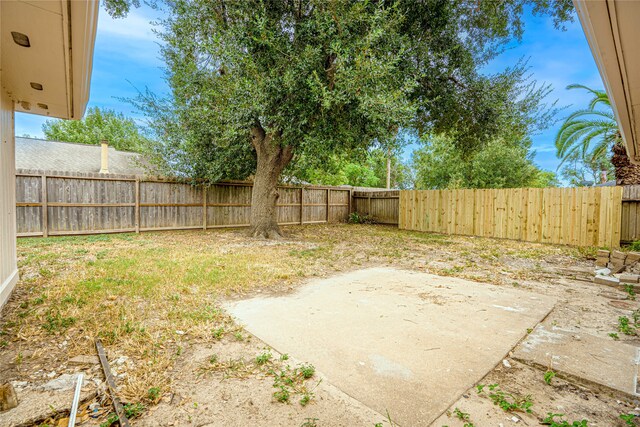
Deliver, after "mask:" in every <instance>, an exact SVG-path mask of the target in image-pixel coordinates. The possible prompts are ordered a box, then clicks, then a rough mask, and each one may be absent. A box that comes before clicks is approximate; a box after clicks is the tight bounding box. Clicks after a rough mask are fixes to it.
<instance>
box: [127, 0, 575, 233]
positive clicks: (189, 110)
mask: <svg viewBox="0 0 640 427" xmlns="http://www.w3.org/2000/svg"><path fill="white" fill-rule="evenodd" d="M122 1H126V0H122ZM165 4H166V7H167V18H166V19H164V20H162V21H161V22H160V23H159V28H158V33H159V35H160V37H161V38H162V40H163V42H164V43H163V47H162V55H163V57H164V59H165V61H166V65H167V80H168V82H169V85H170V87H171V96H170V97H169V98H168V99H159V98H157V97H155V96H154V95H153V94H150V93H145V94H141V96H140V97H139V98H138V99H137V100H136V101H135V102H136V103H137V105H138V106H139V107H140V108H141V109H142V110H144V111H145V112H146V113H147V114H148V116H149V118H150V123H151V125H152V128H153V129H154V130H155V131H156V140H158V141H160V144H159V145H158V146H157V147H156V148H157V154H158V156H159V158H160V159H162V163H163V164H164V166H165V167H167V168H169V169H172V170H173V171H177V172H178V173H181V174H186V175H189V176H193V177H202V178H209V179H214V180H215V179H221V178H246V177H248V176H250V175H253V180H254V186H253V193H252V207H251V232H252V234H253V235H255V236H264V237H277V236H279V235H280V230H279V228H278V225H277V218H276V203H277V200H278V190H277V184H278V182H279V179H280V178H281V175H282V173H283V171H285V169H286V168H287V167H288V166H289V165H290V163H291V162H292V161H295V159H296V158H297V157H298V156H301V155H304V156H305V157H306V158H307V159H308V158H316V159H318V160H319V161H322V159H323V158H325V156H327V155H330V154H332V153H337V152H358V151H363V150H366V149H367V148H368V147H369V146H371V144H373V143H375V142H376V141H384V140H388V139H390V138H392V137H393V135H392V134H393V132H395V130H397V129H399V128H405V127H411V128H414V129H417V130H418V131H420V132H436V133H444V134H447V135H450V136H451V141H453V143H454V144H455V146H456V149H458V150H460V151H461V152H462V153H466V152H470V151H473V150H475V149H477V148H478V147H481V146H482V145H483V144H485V143H486V142H487V141H490V140H491V136H492V134H493V133H495V132H497V131H498V130H499V129H500V128H501V127H503V126H511V127H513V128H514V129H515V131H517V130H518V129H520V130H521V132H522V133H523V134H524V133H526V132H527V131H528V130H529V128H530V127H531V126H532V125H534V123H535V122H536V121H537V120H539V119H540V116H539V114H537V113H540V111H537V109H538V106H536V105H534V106H531V105H529V106H525V107H524V108H525V109H526V110H527V111H525V112H523V111H521V109H522V108H523V106H522V105H519V104H516V103H515V99H514V97H515V95H514V88H515V87H517V86H518V78H519V77H520V76H521V73H518V72H515V73H514V71H513V70H505V72H504V73H500V74H496V75H490V76H483V75H481V74H480V73H479V72H478V69H479V67H481V66H482V65H484V64H486V62H487V61H488V60H490V59H491V58H492V57H494V56H495V54H496V53H497V52H499V51H500V49H501V48H502V46H504V44H505V43H506V42H507V41H509V40H511V39H512V38H513V37H519V36H520V34H521V33H522V21H521V15H522V13H523V6H524V5H526V4H530V5H531V7H532V8H533V11H534V13H548V14H551V15H553V16H554V18H555V20H556V22H557V23H558V24H559V25H560V24H561V22H562V21H564V20H566V19H568V18H570V11H571V1H570V0H557V1H553V0H539V1H535V2H534V1H526V0H502V1H477V0H420V1H419V0H368V1H366V0H363V1H355V0H354V1H348V0H242V1H240V0H173V1H167V2H166V3H165ZM525 113H526V114H525Z"/></svg>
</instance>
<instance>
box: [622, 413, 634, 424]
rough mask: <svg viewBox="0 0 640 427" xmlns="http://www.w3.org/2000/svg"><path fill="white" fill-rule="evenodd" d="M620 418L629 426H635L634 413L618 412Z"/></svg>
mask: <svg viewBox="0 0 640 427" xmlns="http://www.w3.org/2000/svg"><path fill="white" fill-rule="evenodd" d="M620 419H621V420H622V421H624V424H625V425H627V426H629V427H635V425H636V421H635V419H636V415H635V414H620Z"/></svg>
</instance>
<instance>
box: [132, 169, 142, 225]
mask: <svg viewBox="0 0 640 427" xmlns="http://www.w3.org/2000/svg"><path fill="white" fill-rule="evenodd" d="M135 186H136V207H135V208H134V209H135V210H134V212H133V216H134V219H133V220H134V222H135V226H136V233H140V178H138V177H136V182H135Z"/></svg>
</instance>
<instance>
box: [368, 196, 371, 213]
mask: <svg viewBox="0 0 640 427" xmlns="http://www.w3.org/2000/svg"><path fill="white" fill-rule="evenodd" d="M367 215H371V193H369V200H368V203H367Z"/></svg>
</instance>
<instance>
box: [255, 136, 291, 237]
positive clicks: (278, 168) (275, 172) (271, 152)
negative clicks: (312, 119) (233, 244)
mask: <svg viewBox="0 0 640 427" xmlns="http://www.w3.org/2000/svg"><path fill="white" fill-rule="evenodd" d="M251 143H252V144H253V147H254V148H255V150H256V154H257V158H258V163H257V167H256V174H255V177H254V180H253V191H252V192H251V223H250V224H251V227H250V234H251V235H252V236H253V237H262V238H265V239H277V238H280V237H281V236H282V234H281V232H280V227H279V226H278V211H277V207H276V204H277V203H278V197H280V195H279V194H278V181H279V179H280V174H281V173H282V170H283V169H284V168H285V167H286V166H287V165H288V164H289V162H290V161H291V158H292V157H293V150H292V148H291V146H285V147H282V146H281V145H280V142H279V135H277V134H266V133H265V131H264V129H263V128H262V127H260V126H256V127H254V128H253V129H252V130H251Z"/></svg>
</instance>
